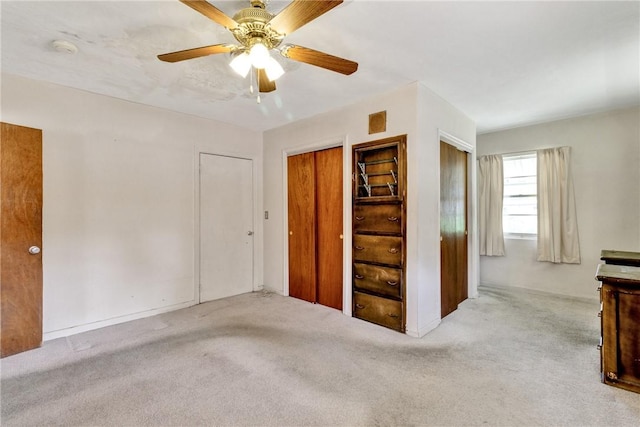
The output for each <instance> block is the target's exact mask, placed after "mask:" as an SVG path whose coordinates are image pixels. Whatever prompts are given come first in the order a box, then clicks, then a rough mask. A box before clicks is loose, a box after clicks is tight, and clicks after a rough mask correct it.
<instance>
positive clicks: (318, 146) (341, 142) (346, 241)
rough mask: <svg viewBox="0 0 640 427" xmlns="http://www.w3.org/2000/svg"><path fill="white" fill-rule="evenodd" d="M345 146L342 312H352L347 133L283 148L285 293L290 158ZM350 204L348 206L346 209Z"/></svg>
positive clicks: (286, 292)
mask: <svg viewBox="0 0 640 427" xmlns="http://www.w3.org/2000/svg"><path fill="white" fill-rule="evenodd" d="M336 147H342V172H343V179H342V194H343V201H342V203H343V208H342V210H343V212H342V236H343V240H342V257H343V259H342V313H344V314H345V315H347V316H351V263H350V262H347V260H350V259H351V232H350V231H349V232H347V230H351V181H350V179H349V177H350V176H351V144H349V143H348V139H347V136H346V135H343V136H337V137H333V138H327V139H322V140H319V141H315V142H310V143H308V144H304V145H299V146H295V147H286V148H284V149H283V150H282V194H283V197H282V212H283V215H282V217H283V227H282V230H283V233H282V234H283V236H282V237H283V241H284V245H283V246H284V255H283V272H284V274H283V281H284V283H283V285H284V286H283V295H284V296H289V185H288V178H289V171H288V169H287V158H288V157H289V156H293V155H296V154H302V153H309V152H314V151H320V150H325V149H327V148H336ZM347 208H348V209H347Z"/></svg>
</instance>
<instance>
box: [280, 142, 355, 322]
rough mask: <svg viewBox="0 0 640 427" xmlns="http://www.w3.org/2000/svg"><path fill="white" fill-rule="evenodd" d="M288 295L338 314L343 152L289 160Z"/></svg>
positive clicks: (329, 150)
mask: <svg viewBox="0 0 640 427" xmlns="http://www.w3.org/2000/svg"><path fill="white" fill-rule="evenodd" d="M287 169H288V205H289V209H288V216H289V295H290V296H292V297H295V298H299V299H303V300H305V301H309V302H313V303H319V304H322V305H326V306H328V307H332V308H335V309H338V310H341V309H342V300H343V291H342V281H343V269H342V266H343V239H342V237H343V236H342V233H343V225H342V224H343V221H342V220H343V215H344V209H343V203H342V197H343V190H342V186H343V174H342V170H343V167H342V147H337V148H331V149H327V150H321V151H316V152H311V153H303V154H298V155H295V156H290V157H289V158H288V160H287Z"/></svg>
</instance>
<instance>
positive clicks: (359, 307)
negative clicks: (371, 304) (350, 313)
mask: <svg viewBox="0 0 640 427" xmlns="http://www.w3.org/2000/svg"><path fill="white" fill-rule="evenodd" d="M356 308H357V309H358V310H362V309H363V308H364V305H362V304H356Z"/></svg>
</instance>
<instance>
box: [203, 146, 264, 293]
mask: <svg viewBox="0 0 640 427" xmlns="http://www.w3.org/2000/svg"><path fill="white" fill-rule="evenodd" d="M202 154H209V155H214V156H223V157H231V158H235V159H243V160H251V165H252V172H253V180H252V181H253V182H252V197H251V200H252V203H251V204H252V217H253V268H252V270H253V274H252V276H253V279H252V290H253V292H255V291H259V290H262V288H263V286H262V262H263V261H262V253H261V252H260V248H262V244H263V236H264V232H263V224H262V217H261V215H260V211H259V209H258V206H260V202H259V199H258V195H259V194H261V193H260V192H259V191H258V188H259V184H260V180H259V177H261V176H262V163H261V160H260V158H259V157H257V156H253V155H246V154H239V153H230V152H225V151H221V150H209V149H203V148H196V149H195V150H194V158H193V162H194V164H193V169H194V179H193V181H194V224H193V227H194V239H193V240H194V247H193V253H194V260H193V261H194V262H193V303H194V304H200V303H201V302H202V301H201V299H200V241H201V235H200V155H202Z"/></svg>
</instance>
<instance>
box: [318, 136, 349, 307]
mask: <svg viewBox="0 0 640 427" xmlns="http://www.w3.org/2000/svg"><path fill="white" fill-rule="evenodd" d="M315 160H316V217H317V220H318V223H317V273H318V282H317V302H318V304H322V305H326V306H328V307H333V308H335V309H338V310H342V259H343V256H342V217H343V204H342V147H337V148H331V149H329V150H322V151H316V153H315Z"/></svg>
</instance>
